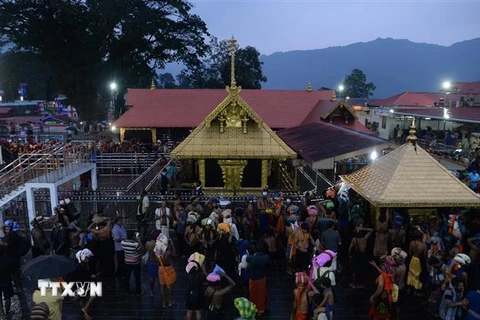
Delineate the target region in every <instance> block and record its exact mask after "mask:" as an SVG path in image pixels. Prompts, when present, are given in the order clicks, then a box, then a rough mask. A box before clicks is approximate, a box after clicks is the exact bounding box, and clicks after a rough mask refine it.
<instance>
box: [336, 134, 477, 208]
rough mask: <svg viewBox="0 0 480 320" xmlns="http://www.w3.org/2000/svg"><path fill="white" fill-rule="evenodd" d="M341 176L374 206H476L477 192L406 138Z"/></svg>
mask: <svg viewBox="0 0 480 320" xmlns="http://www.w3.org/2000/svg"><path fill="white" fill-rule="evenodd" d="M341 178H342V180H343V181H344V182H345V183H346V184H348V185H349V186H350V187H352V188H353V189H354V190H355V191H356V192H358V193H359V194H360V195H361V196H362V197H364V198H365V199H367V200H368V201H369V202H371V203H372V204H373V205H374V206H377V207H386V208H391V207H407V208H412V207H423V208H427V207H430V208H432V207H475V206H480V196H479V195H478V194H476V193H475V192H473V191H472V190H470V188H469V187H468V186H467V185H465V184H464V183H463V182H461V181H460V180H459V179H457V178H456V177H455V176H454V175H453V174H452V173H450V172H449V171H448V170H447V169H446V168H445V167H444V166H442V165H441V164H440V163H439V162H438V161H437V160H435V159H434V158H433V157H432V156H430V154H428V153H427V152H426V151H425V150H423V149H422V148H420V147H419V146H415V144H414V143H411V142H407V143H405V144H404V145H403V146H401V147H399V148H397V149H395V150H394V151H392V152H390V153H388V154H387V155H385V156H383V157H381V158H378V159H377V160H375V162H373V163H371V164H370V165H368V166H366V167H364V168H362V169H360V170H357V171H355V172H353V173H351V174H348V175H344V176H341Z"/></svg>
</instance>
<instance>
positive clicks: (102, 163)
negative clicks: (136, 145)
mask: <svg viewBox="0 0 480 320" xmlns="http://www.w3.org/2000/svg"><path fill="white" fill-rule="evenodd" d="M162 155H163V156H164V157H167V156H168V154H163V153H96V154H95V155H92V161H93V162H95V163H96V164H97V171H98V174H99V175H104V176H105V175H107V176H108V175H110V176H118V175H123V176H131V177H132V178H136V177H137V176H138V175H140V174H142V173H143V172H144V171H146V170H147V169H148V168H149V167H151V165H152V164H153V163H155V162H156V161H157V160H158V159H159V158H160V157H161V156H162Z"/></svg>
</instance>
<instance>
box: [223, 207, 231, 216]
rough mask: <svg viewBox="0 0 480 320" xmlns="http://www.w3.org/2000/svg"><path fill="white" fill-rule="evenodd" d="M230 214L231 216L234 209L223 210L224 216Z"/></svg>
mask: <svg viewBox="0 0 480 320" xmlns="http://www.w3.org/2000/svg"><path fill="white" fill-rule="evenodd" d="M228 215H230V216H231V215H232V210H230V209H226V210H223V211H222V216H223V217H224V218H225V217H226V216H228Z"/></svg>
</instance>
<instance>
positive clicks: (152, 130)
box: [150, 128, 157, 143]
mask: <svg viewBox="0 0 480 320" xmlns="http://www.w3.org/2000/svg"><path fill="white" fill-rule="evenodd" d="M150 132H151V133H152V143H156V142H157V129H155V128H150Z"/></svg>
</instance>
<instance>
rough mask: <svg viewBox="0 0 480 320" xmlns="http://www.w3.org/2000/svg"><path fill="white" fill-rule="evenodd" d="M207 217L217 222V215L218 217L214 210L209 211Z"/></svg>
mask: <svg viewBox="0 0 480 320" xmlns="http://www.w3.org/2000/svg"><path fill="white" fill-rule="evenodd" d="M208 218H210V219H212V220H213V221H215V222H216V223H217V222H218V218H219V217H218V214H217V213H216V212H215V211H214V212H212V213H210V216H209V217H208Z"/></svg>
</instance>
